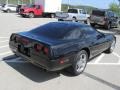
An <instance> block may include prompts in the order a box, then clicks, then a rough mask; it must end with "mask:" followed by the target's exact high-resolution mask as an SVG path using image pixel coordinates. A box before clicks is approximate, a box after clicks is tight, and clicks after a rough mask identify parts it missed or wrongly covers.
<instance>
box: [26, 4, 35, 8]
mask: <svg viewBox="0 0 120 90" xmlns="http://www.w3.org/2000/svg"><path fill="white" fill-rule="evenodd" d="M27 7H28V8H34V7H35V5H32V4H31V5H27Z"/></svg>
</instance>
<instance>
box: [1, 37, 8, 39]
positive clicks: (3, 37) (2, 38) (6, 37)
mask: <svg viewBox="0 0 120 90" xmlns="http://www.w3.org/2000/svg"><path fill="white" fill-rule="evenodd" d="M1 38H2V39H4V38H9V37H0V39H1Z"/></svg>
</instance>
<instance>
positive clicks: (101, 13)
mask: <svg viewBox="0 0 120 90" xmlns="http://www.w3.org/2000/svg"><path fill="white" fill-rule="evenodd" d="M92 15H96V16H105V11H100V10H93V11H92Z"/></svg>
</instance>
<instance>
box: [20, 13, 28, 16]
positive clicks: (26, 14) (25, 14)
mask: <svg viewBox="0 0 120 90" xmlns="http://www.w3.org/2000/svg"><path fill="white" fill-rule="evenodd" d="M20 15H24V16H28V15H29V13H20Z"/></svg>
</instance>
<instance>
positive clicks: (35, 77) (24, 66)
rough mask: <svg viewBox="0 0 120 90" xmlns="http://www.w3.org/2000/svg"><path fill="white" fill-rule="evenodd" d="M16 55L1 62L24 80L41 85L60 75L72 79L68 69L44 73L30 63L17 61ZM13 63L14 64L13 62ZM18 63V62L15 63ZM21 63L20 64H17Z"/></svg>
mask: <svg viewBox="0 0 120 90" xmlns="http://www.w3.org/2000/svg"><path fill="white" fill-rule="evenodd" d="M17 58H18V57H17V56H16V55H10V56H7V57H4V58H3V61H4V62H6V63H7V64H8V65H9V66H11V67H12V68H13V69H15V70H16V71H17V72H19V73H20V74H22V75H23V76H25V77H26V78H28V79H30V80H32V81H34V82H38V83H42V82H45V81H48V80H51V79H54V78H57V77H59V76H60V74H62V75H64V76H67V77H74V76H73V75H72V74H71V73H70V71H69V70H68V69H66V70H61V71H56V72H49V71H45V70H43V69H42V68H39V67H37V66H35V65H32V64H31V63H28V62H26V63H25V62H24V61H25V60H24V59H21V60H19V59H18V60H17ZM14 61H15V62H14ZM17 61H18V62H17ZM19 61H22V62H19Z"/></svg>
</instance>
